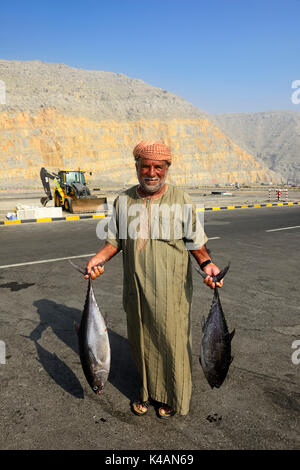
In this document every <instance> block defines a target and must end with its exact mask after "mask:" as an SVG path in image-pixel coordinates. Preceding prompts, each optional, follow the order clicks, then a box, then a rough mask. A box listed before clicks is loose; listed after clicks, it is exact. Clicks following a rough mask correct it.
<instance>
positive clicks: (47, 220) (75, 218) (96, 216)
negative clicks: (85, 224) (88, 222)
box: [0, 214, 107, 225]
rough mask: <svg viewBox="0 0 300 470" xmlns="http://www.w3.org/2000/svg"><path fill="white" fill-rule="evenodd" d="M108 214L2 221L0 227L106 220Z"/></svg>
mask: <svg viewBox="0 0 300 470" xmlns="http://www.w3.org/2000/svg"><path fill="white" fill-rule="evenodd" d="M106 217H107V215H106V214H93V215H70V216H66V217H45V218H43V219H24V220H4V221H3V220H0V225H16V224H28V223H31V224H32V223H34V222H37V223H45V222H60V221H62V220H65V221H68V220H82V219H105V218H106Z"/></svg>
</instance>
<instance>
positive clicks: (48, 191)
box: [40, 167, 64, 207]
mask: <svg viewBox="0 0 300 470" xmlns="http://www.w3.org/2000/svg"><path fill="white" fill-rule="evenodd" d="M40 177H41V180H42V184H43V188H44V191H45V193H46V195H47V196H46V197H42V198H41V204H42V205H43V206H44V207H45V206H46V204H47V203H48V202H49V201H51V200H52V199H53V197H52V193H51V188H50V182H49V178H50V179H52V180H53V181H54V183H55V184H56V186H57V189H58V192H59V194H60V196H61V198H62V200H64V193H63V191H62V189H61V186H60V184H59V182H58V181H57V179H56V178H58V175H57V174H56V173H50V171H48V170H46V168H44V167H43V168H41V171H40Z"/></svg>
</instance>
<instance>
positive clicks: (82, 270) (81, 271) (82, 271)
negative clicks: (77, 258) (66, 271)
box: [68, 259, 87, 274]
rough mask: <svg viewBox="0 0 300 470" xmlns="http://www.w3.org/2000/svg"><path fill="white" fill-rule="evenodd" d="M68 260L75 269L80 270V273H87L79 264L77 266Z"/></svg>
mask: <svg viewBox="0 0 300 470" xmlns="http://www.w3.org/2000/svg"><path fill="white" fill-rule="evenodd" d="M68 261H69V263H70V264H71V265H72V266H73V268H74V269H76V271H78V272H80V273H81V274H87V273H86V270H85V269H82V268H80V267H79V266H77V264H75V263H73V262H72V261H71V260H70V259H69V260H68Z"/></svg>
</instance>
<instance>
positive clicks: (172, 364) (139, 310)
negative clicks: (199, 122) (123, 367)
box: [85, 141, 223, 418]
mask: <svg viewBox="0 0 300 470" xmlns="http://www.w3.org/2000/svg"><path fill="white" fill-rule="evenodd" d="M133 155H134V158H135V162H136V163H135V165H136V172H137V177H138V181H139V185H138V186H134V187H132V188H130V189H128V190H127V191H125V192H124V193H122V194H121V195H120V196H118V197H117V199H116V200H115V203H114V208H115V211H114V216H113V217H112V219H111V221H110V223H109V228H108V236H107V240H106V245H105V246H104V248H102V249H101V250H100V251H99V252H98V253H97V254H96V255H95V256H94V257H93V258H92V259H91V260H90V261H89V263H88V265H87V273H89V274H91V277H92V279H95V278H96V277H98V276H99V275H100V274H102V273H103V271H104V268H103V267H100V266H99V265H100V264H101V263H104V262H106V261H108V260H109V259H110V258H112V257H113V256H114V255H115V254H117V253H118V252H119V251H121V250H122V252H123V268H124V286H123V305H124V309H125V312H126V314H127V330H128V341H129V344H130V347H131V351H132V354H133V358H134V361H135V363H136V366H137V369H138V371H139V374H140V376H141V379H142V390H141V393H140V397H139V399H138V400H136V401H135V402H133V404H132V411H133V412H134V413H135V414H137V415H139V416H141V415H144V414H145V413H147V410H148V407H149V405H150V404H154V403H156V404H157V412H158V416H159V417H161V418H167V417H170V416H173V415H174V414H175V413H176V412H177V413H179V414H181V415H186V414H187V413H188V412H189V403H190V398H191V391H192V381H191V364H192V351H191V303H192V264H191V260H190V257H189V252H188V250H187V247H189V250H190V251H191V253H192V255H193V256H194V258H195V259H196V261H197V262H198V264H199V265H200V266H201V268H202V269H203V271H204V272H205V273H207V274H208V275H209V276H208V277H206V279H205V280H204V282H205V283H206V284H207V285H208V286H209V287H211V288H214V287H215V285H214V283H213V279H212V277H211V276H215V275H216V274H218V273H219V272H220V269H219V268H218V267H217V266H216V265H215V264H214V263H213V262H212V261H211V260H210V257H209V255H208V253H207V250H206V247H205V243H206V242H207V237H206V235H205V233H204V231H203V228H202V227H201V226H200V224H199V221H198V217H197V213H196V209H195V206H194V205H193V204H192V201H191V199H190V197H189V196H188V195H187V194H186V193H185V192H183V191H182V190H179V189H178V188H176V187H174V186H171V185H168V184H166V177H167V174H168V169H169V166H170V165H171V162H172V155H171V150H170V148H169V147H167V146H166V145H165V144H163V143H160V142H155V141H142V142H140V143H139V144H138V145H137V146H136V147H135V148H134V150H133ZM170 208H172V209H174V208H175V215H174V211H173V212H172V211H171V210H169V209H170ZM178 210H179V211H178ZM176 211H177V212H176ZM137 213H139V218H138V223H136V222H137V220H136V214H137ZM180 214H181V216H182V217H183V214H185V215H186V217H185V219H184V220H183V219H182V218H180ZM183 226H184V227H185V229H184V231H183V233H179V232H180V231H178V228H179V229H180V228H181V227H183ZM124 227H125V228H124ZM138 229H139V230H138ZM176 230H177V231H176ZM178 233H179V235H178ZM85 277H86V278H88V275H86V276H85ZM222 284H223V282H222V281H221V282H219V283H217V286H218V287H222Z"/></svg>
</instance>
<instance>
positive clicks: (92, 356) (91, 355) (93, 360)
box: [88, 348, 99, 362]
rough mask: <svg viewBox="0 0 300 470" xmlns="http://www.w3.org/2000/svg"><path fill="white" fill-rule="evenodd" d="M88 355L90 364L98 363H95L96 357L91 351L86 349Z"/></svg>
mask: <svg viewBox="0 0 300 470" xmlns="http://www.w3.org/2000/svg"><path fill="white" fill-rule="evenodd" d="M88 353H89V356H90V359H91V361H92V362H99V361H97V359H96V356H95V354H94V353H93V351H92V350H91V348H88Z"/></svg>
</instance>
